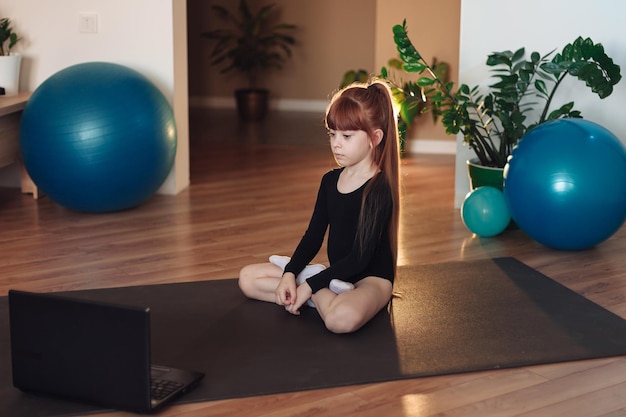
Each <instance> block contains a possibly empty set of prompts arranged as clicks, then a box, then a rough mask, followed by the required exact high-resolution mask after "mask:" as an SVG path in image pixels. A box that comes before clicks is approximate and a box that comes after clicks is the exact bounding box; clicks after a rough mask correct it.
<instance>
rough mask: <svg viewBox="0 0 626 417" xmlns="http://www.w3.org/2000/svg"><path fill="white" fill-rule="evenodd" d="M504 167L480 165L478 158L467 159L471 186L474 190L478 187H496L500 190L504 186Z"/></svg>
mask: <svg viewBox="0 0 626 417" xmlns="http://www.w3.org/2000/svg"><path fill="white" fill-rule="evenodd" d="M503 172H504V169H503V168H493V167H486V166H483V165H480V163H479V162H478V160H476V159H471V160H469V161H467V174H468V176H469V180H470V188H471V189H472V190H473V189H475V188H478V187H484V186H489V187H494V188H497V189H498V190H502V188H503V182H504V180H503V176H502V175H503Z"/></svg>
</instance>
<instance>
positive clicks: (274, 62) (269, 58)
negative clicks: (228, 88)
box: [202, 0, 296, 119]
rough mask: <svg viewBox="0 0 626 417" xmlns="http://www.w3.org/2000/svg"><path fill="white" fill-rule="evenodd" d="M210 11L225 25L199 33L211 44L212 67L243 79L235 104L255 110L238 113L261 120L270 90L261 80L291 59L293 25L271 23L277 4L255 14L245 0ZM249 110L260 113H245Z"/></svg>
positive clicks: (264, 7)
mask: <svg viewBox="0 0 626 417" xmlns="http://www.w3.org/2000/svg"><path fill="white" fill-rule="evenodd" d="M211 9H212V10H213V12H214V14H215V17H216V18H217V19H218V20H219V21H221V22H224V23H225V24H226V25H227V27H225V28H220V29H214V30H210V31H207V32H204V33H202V36H203V37H205V38H207V39H210V40H212V41H214V46H213V49H212V51H211V55H210V58H211V64H213V65H217V66H220V67H221V69H220V72H221V73H228V72H231V71H238V72H240V73H241V74H242V75H243V76H244V77H245V79H246V81H247V86H246V87H245V88H241V89H239V90H236V91H235V96H236V98H237V101H238V105H240V106H246V105H248V106H250V105H251V106H253V107H257V108H256V109H255V108H250V109H247V110H246V109H242V108H241V107H240V114H241V115H242V117H244V118H248V119H258V118H262V117H263V116H264V114H265V111H266V110H267V99H268V97H269V91H268V90H267V89H265V88H262V87H261V82H260V80H261V77H262V75H263V74H264V73H265V72H267V71H271V70H279V69H282V68H283V65H284V63H285V62H286V61H287V59H289V58H290V57H291V47H292V46H293V45H295V43H296V40H295V38H294V37H293V36H292V35H291V32H292V31H293V30H294V29H296V26H295V25H293V24H289V23H276V24H274V23H273V21H274V12H275V11H276V4H267V5H264V6H261V7H260V8H259V9H258V10H256V11H254V10H252V9H251V8H250V7H249V5H248V3H247V1H246V0H240V2H239V6H238V7H237V8H236V9H234V10H229V9H227V8H226V7H223V6H221V5H213V6H212V7H211ZM250 97H251V98H250ZM247 100H251V101H247ZM246 101H247V102H246ZM261 101H262V102H261ZM259 106H260V108H258V107H259ZM250 111H256V112H260V114H248V113H249V112H250ZM246 112H248V113H246Z"/></svg>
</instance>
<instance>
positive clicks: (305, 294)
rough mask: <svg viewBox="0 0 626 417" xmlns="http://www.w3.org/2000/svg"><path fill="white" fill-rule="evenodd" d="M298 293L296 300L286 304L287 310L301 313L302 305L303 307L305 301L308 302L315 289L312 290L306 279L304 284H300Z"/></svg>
mask: <svg viewBox="0 0 626 417" xmlns="http://www.w3.org/2000/svg"><path fill="white" fill-rule="evenodd" d="M296 294H297V295H296V299H295V302H294V303H292V304H291V305H288V306H285V310H287V311H288V312H290V313H291V314H295V315H299V314H300V307H302V305H304V303H306V302H307V301H308V299H309V298H311V295H313V290H311V287H309V284H307V282H306V281H304V282H303V283H302V284H300V286H298V289H297V290H296Z"/></svg>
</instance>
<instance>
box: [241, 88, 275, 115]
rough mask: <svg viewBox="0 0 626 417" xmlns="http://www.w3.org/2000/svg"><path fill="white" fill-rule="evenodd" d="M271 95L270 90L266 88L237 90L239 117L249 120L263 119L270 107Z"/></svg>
mask: <svg viewBox="0 0 626 417" xmlns="http://www.w3.org/2000/svg"><path fill="white" fill-rule="evenodd" d="M269 97H270V92H269V90H265V89H241V90H235V100H236V101H237V112H238V113H239V117H240V118H241V119H242V120H245V121H248V122H254V121H259V120H263V119H264V118H265V116H266V115H267V110H268V108H269Z"/></svg>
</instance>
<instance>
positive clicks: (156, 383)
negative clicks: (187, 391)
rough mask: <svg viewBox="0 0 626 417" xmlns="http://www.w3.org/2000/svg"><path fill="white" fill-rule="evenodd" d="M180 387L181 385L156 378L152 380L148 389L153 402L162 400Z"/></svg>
mask: <svg viewBox="0 0 626 417" xmlns="http://www.w3.org/2000/svg"><path fill="white" fill-rule="evenodd" d="M182 386H183V384H181V383H178V382H174V381H168V380H165V379H157V378H155V379H152V384H151V387H150V390H151V392H152V398H153V399H155V400H162V399H163V398H165V397H167V396H168V395H170V394H171V393H173V392H174V391H176V390H177V389H179V388H180V387H182Z"/></svg>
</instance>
